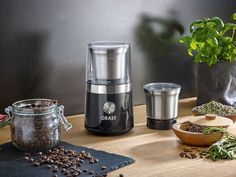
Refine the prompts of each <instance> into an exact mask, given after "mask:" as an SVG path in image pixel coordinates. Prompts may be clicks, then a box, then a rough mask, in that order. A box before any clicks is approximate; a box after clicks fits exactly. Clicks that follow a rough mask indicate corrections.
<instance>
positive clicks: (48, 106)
mask: <svg viewBox="0 0 236 177" xmlns="http://www.w3.org/2000/svg"><path fill="white" fill-rule="evenodd" d="M5 111H6V112H7V113H8V115H9V117H10V124H11V138H12V143H13V145H14V146H15V147H17V148H18V149H21V150H24V151H39V150H46V149H49V148H52V147H54V146H56V145H57V144H58V142H59V141H60V122H61V123H62V124H63V125H64V127H65V129H66V130H69V129H70V128H71V124H70V123H69V122H68V121H67V120H66V118H65V117H64V107H63V106H59V107H58V103H57V101H56V100H50V99H29V100H22V101H18V102H15V103H13V104H12V107H11V106H9V107H8V108H6V109H5Z"/></svg>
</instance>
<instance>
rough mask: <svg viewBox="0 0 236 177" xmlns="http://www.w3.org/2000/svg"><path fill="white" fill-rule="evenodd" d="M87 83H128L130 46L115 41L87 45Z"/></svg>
mask: <svg viewBox="0 0 236 177" xmlns="http://www.w3.org/2000/svg"><path fill="white" fill-rule="evenodd" d="M88 49H89V50H88V52H89V53H88V57H87V59H88V61H87V82H88V83H92V84H124V83H128V82H130V77H131V76H130V75H131V63H130V45H129V44H128V43H125V42H117V41H97V42H91V43H89V45H88Z"/></svg>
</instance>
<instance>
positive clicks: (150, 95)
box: [143, 83, 181, 130]
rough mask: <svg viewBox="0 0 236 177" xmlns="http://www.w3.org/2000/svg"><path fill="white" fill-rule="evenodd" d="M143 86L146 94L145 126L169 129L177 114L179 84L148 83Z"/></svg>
mask: <svg viewBox="0 0 236 177" xmlns="http://www.w3.org/2000/svg"><path fill="white" fill-rule="evenodd" d="M143 88H144V92H145V95H146V105H147V106H146V112H147V127H149V128H151V129H157V130H168V129H171V128H172V125H173V124H174V123H175V122H176V118H177V114H178V99H179V93H180V90H181V86H180V85H178V84H174V83H150V84H146V85H144V86H143Z"/></svg>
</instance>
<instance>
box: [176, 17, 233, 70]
mask: <svg viewBox="0 0 236 177" xmlns="http://www.w3.org/2000/svg"><path fill="white" fill-rule="evenodd" d="M231 19H232V20H233V21H235V20H236V13H234V14H233V15H232V17H231ZM229 31H231V34H229V33H228V32H229ZM235 33H236V24H235V23H225V24H224V22H223V21H222V20H221V19H220V18H219V17H212V18H203V19H199V20H196V21H194V22H193V23H192V24H191V25H190V36H184V37H182V38H181V39H180V43H184V44H186V45H187V47H188V54H189V55H190V56H194V57H195V59H194V62H195V63H200V62H206V63H207V64H208V65H209V66H212V65H214V64H216V63H218V62H220V61H223V60H226V61H230V62H233V61H234V60H235V58H236V39H235V38H236V34H235Z"/></svg>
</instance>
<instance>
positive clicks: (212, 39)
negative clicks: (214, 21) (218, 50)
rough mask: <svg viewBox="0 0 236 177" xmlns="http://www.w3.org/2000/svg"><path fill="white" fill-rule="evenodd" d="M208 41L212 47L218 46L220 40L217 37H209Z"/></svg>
mask: <svg viewBox="0 0 236 177" xmlns="http://www.w3.org/2000/svg"><path fill="white" fill-rule="evenodd" d="M207 43H208V44H210V45H211V46H212V47H218V40H217V39H216V38H215V37H213V38H208V39H207Z"/></svg>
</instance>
